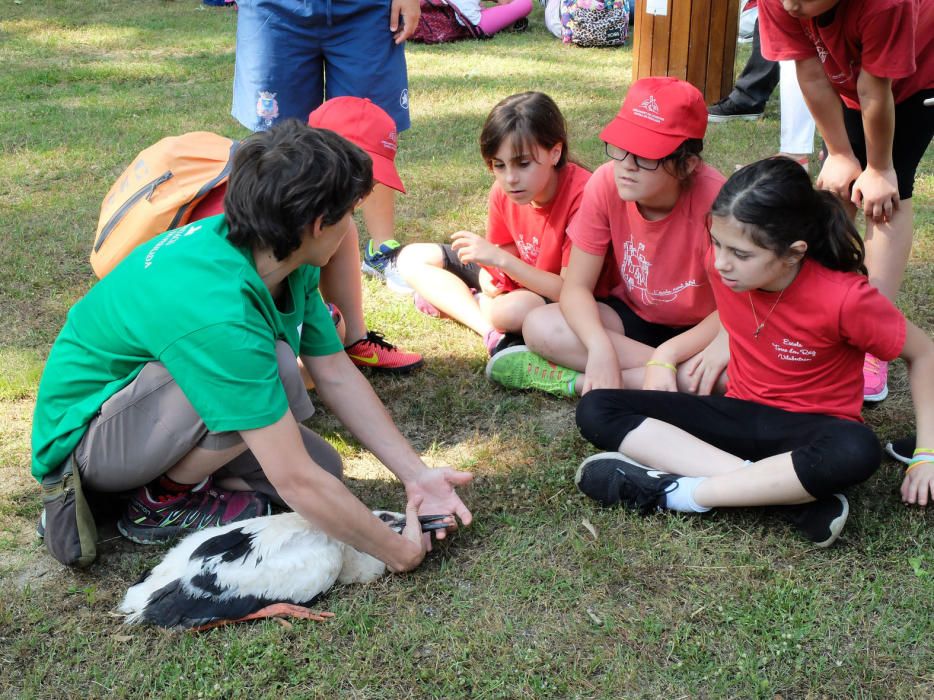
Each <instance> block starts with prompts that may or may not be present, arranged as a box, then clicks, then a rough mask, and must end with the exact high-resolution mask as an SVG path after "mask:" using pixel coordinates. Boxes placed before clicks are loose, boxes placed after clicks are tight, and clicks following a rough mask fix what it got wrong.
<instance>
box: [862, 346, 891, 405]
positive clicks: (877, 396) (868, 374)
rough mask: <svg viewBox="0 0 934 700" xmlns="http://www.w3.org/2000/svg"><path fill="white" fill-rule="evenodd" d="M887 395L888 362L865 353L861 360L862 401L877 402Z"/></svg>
mask: <svg viewBox="0 0 934 700" xmlns="http://www.w3.org/2000/svg"><path fill="white" fill-rule="evenodd" d="M888 395H889V363H888V362H883V361H882V360H880V359H879V358H878V357H875V356H874V355H870V354H869V353H866V359H865V360H864V361H863V401H868V402H870V403H877V402H879V401H884V400H885V397H886V396H888Z"/></svg>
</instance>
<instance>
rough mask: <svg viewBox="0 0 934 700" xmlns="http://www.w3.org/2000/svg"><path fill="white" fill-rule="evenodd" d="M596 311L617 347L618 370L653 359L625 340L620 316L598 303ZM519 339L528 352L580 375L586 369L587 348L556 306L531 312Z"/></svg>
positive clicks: (641, 346)
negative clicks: (598, 312)
mask: <svg viewBox="0 0 934 700" xmlns="http://www.w3.org/2000/svg"><path fill="white" fill-rule="evenodd" d="M597 308H598V309H599V311H600V321H601V322H602V323H603V327H604V328H606V330H607V334H608V335H609V336H610V341H611V342H612V343H613V347H615V348H616V355H617V358H618V359H619V363H620V369H624V370H625V369H629V368H631V367H641V366H643V365H645V363H646V362H648V361H649V359H651V357H652V348H650V347H649V346H648V345H645V344H644V343H640V342H637V341H635V340H632V339H631V338H627V337H626V336H625V335H624V334H623V324H622V322H621V321H620V320H619V316H618V315H617V314H616V312H615V311H613V310H612V309H611V308H610V307H608V306H606V305H605V304H599V303H598V304H597ZM522 337H523V338H525V343H526V345H528V346H529V349H531V350H532V351H533V352H536V353H538V354H539V355H541V356H542V357H544V358H546V359H548V360H551V361H552V362H554V363H557V364H559V365H562V366H564V367H569V368H571V369H576V370H578V371H581V372H582V371H584V369H586V367H587V348H586V347H584V344H583V343H582V342H581V341H580V339H579V338H578V337H577V335H576V334H575V333H574V331H573V330H571V327H570V326H569V325H568V323H567V321H566V320H565V318H564V314H563V313H561V307H559V306H558V305H557V304H548V305H547V306H544V307H542V308H538V309H535V310H533V311H531V312H530V313H529V315H528V316H526V320H525V323H523V324H522Z"/></svg>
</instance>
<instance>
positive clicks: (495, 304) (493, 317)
mask: <svg viewBox="0 0 934 700" xmlns="http://www.w3.org/2000/svg"><path fill="white" fill-rule="evenodd" d="M543 306H545V300H544V299H542V297H541V296H539V295H538V294H536V293H535V292H530V291H529V290H527V289H517V290H515V291H512V292H509V293H508V294H500V295H499V296H497V297H492V298H491V299H490V303H489V309H488V310H484V311H485V312H486V314H487V315H488V316H489V318H490V322H491V323H492V324H493V326H494V327H496V328H498V329H499V330H501V331H506V332H508V333H519V332H521V331H522V322H523V321H525V317H526V316H528V315H529V313H531V312H532V311H534V310H535V309H538V308H541V307H543Z"/></svg>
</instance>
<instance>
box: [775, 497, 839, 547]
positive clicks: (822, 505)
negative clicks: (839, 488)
mask: <svg viewBox="0 0 934 700" xmlns="http://www.w3.org/2000/svg"><path fill="white" fill-rule="evenodd" d="M849 515H850V502H849V501H847V500H846V496H844V495H843V494H842V493H835V494H833V495H832V496H827V497H826V498H820V499H818V500H816V501H812V502H811V503H802V504H801V505H799V506H788V507H787V509H786V510H785V513H784V518H785V520H787V521H788V522H790V523H791V524H792V525H794V526H795V527H796V528H797V529H798V532H800V533H801V534H802V535H804V537H805V538H807V539H808V540H810V541H811V542H813V543H814V544H816V545H817V546H818V547H829V546H830V545H832V544H833V543H834V542H836V541H837V538H838V537H839V536H840V533H841V532H843V526H844V525H846V519H847V517H849Z"/></svg>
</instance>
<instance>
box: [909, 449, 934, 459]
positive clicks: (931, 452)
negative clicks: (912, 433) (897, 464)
mask: <svg viewBox="0 0 934 700" xmlns="http://www.w3.org/2000/svg"><path fill="white" fill-rule="evenodd" d="M919 454H922V455H934V448H931V447H916V448H915V451H914V455H915V457H917V456H918V455H919Z"/></svg>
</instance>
